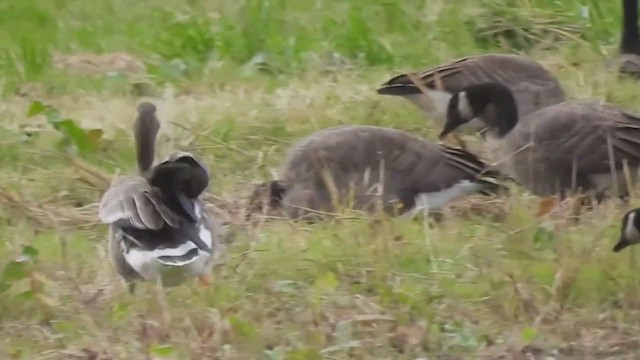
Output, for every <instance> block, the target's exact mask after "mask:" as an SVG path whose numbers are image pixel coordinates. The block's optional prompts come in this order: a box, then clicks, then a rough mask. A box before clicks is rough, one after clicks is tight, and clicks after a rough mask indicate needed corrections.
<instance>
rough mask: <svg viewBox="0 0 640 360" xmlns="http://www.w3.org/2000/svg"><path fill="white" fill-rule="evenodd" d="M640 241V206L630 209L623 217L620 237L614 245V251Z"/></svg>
mask: <svg viewBox="0 0 640 360" xmlns="http://www.w3.org/2000/svg"><path fill="white" fill-rule="evenodd" d="M638 243H640V208H636V209H632V210H629V211H628V212H627V213H626V214H624V216H623V217H622V226H621V227H620V237H619V238H618V242H617V243H616V245H615V246H614V247H613V251H614V252H620V251H622V250H623V249H624V248H626V247H629V246H631V245H635V244H638Z"/></svg>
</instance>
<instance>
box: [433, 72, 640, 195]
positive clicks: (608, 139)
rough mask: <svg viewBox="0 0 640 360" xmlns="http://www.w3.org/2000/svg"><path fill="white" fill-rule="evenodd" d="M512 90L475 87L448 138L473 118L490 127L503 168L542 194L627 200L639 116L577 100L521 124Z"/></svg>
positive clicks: (638, 161) (453, 109) (637, 159)
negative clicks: (611, 195)
mask: <svg viewBox="0 0 640 360" xmlns="http://www.w3.org/2000/svg"><path fill="white" fill-rule="evenodd" d="M515 107H516V105H515V102H514V99H513V96H512V95H511V93H510V91H509V89H508V88H506V87H504V86H502V85H500V84H495V83H494V84H491V83H488V84H481V85H476V86H470V87H467V88H465V89H464V90H463V91H461V92H459V93H457V94H455V95H454V97H453V98H452V100H451V106H450V111H449V119H448V122H447V124H445V127H444V129H443V132H442V134H441V136H444V135H446V134H447V133H449V132H451V131H454V130H455V129H456V128H457V127H458V126H459V125H461V124H463V123H464V122H465V121H468V120H469V119H472V118H480V119H482V120H483V122H484V123H485V124H486V125H487V126H488V128H489V130H488V131H487V132H486V133H485V139H486V140H487V144H488V146H489V147H490V150H491V151H490V153H491V154H493V156H494V159H493V160H495V161H501V169H502V170H503V171H504V172H505V173H506V174H507V175H510V176H512V177H514V178H515V179H516V180H517V181H518V182H520V183H521V184H522V185H524V186H526V187H527V188H528V189H529V190H530V191H532V192H533V193H534V194H536V195H538V196H552V195H561V196H564V194H565V193H566V191H568V190H574V191H575V190H577V189H582V190H583V191H586V192H590V193H592V194H596V195H598V196H601V195H603V193H604V192H605V191H607V190H610V189H612V188H614V189H617V191H619V194H622V195H624V194H626V192H627V186H626V184H625V180H626V179H625V176H624V174H623V172H622V171H623V163H626V164H627V165H628V166H629V168H630V170H631V177H632V179H631V180H632V181H635V177H636V171H637V168H638V166H639V165H640V118H638V117H637V116H636V115H633V114H630V113H628V112H625V111H623V110H620V109H618V108H617V107H615V106H613V105H610V104H606V103H601V102H598V101H594V100H572V101H566V102H563V103H560V104H556V105H553V106H549V107H546V108H543V109H541V110H538V111H536V112H534V113H531V114H529V115H527V116H525V117H523V118H521V119H518V117H517V115H516V114H517V111H516V109H515Z"/></svg>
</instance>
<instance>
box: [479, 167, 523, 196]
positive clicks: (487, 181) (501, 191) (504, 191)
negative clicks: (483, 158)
mask: <svg viewBox="0 0 640 360" xmlns="http://www.w3.org/2000/svg"><path fill="white" fill-rule="evenodd" d="M476 181H477V182H478V183H480V184H482V185H483V188H482V190H481V191H480V194H482V195H485V196H495V195H508V194H509V187H508V186H507V184H508V183H510V182H511V183H515V179H513V178H511V177H509V176H507V175H505V174H503V173H501V172H500V171H498V170H497V169H495V168H492V167H488V168H486V169H485V170H484V171H483V172H482V173H481V174H480V175H478V177H477V179H476Z"/></svg>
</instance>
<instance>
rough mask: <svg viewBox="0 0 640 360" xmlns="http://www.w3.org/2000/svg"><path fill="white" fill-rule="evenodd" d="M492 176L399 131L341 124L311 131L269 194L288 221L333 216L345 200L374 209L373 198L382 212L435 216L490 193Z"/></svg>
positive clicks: (464, 156) (463, 155) (459, 154)
mask: <svg viewBox="0 0 640 360" xmlns="http://www.w3.org/2000/svg"><path fill="white" fill-rule="evenodd" d="M498 176H499V174H498V173H497V172H495V171H486V169H485V164H484V163H483V162H482V161H480V160H479V159H478V158H477V157H476V156H475V155H473V154H471V153H468V152H466V151H463V150H460V149H454V148H449V147H445V146H440V145H436V144H433V143H430V142H428V141H426V140H423V139H420V138H418V137H416V136H413V135H410V134H408V133H405V132H402V131H400V130H394V129H389V128H382V127H376V126H366V125H347V126H339V127H334V128H329V129H324V130H321V131H318V132H316V133H314V134H312V135H310V136H308V137H306V138H304V139H302V140H300V141H298V142H297V143H296V144H294V145H293V146H292V147H291V148H290V149H289V151H288V154H287V157H286V159H285V161H284V164H283V167H282V171H281V177H280V179H281V181H279V182H278V186H277V187H275V188H276V189H278V191H279V192H280V196H281V197H282V204H283V205H284V207H285V211H286V212H287V214H288V215H289V216H290V217H294V218H296V217H299V216H301V215H303V214H305V212H306V210H305V209H313V210H320V211H330V212H331V211H335V208H336V205H338V206H339V205H344V201H345V199H351V200H352V203H351V205H352V206H353V207H354V208H356V209H361V210H373V209H374V206H375V205H374V204H375V200H376V199H380V198H381V199H382V204H383V209H384V210H385V211H386V212H388V213H390V214H396V211H399V212H400V213H405V214H406V213H408V214H407V215H411V214H415V213H416V212H417V211H419V210H423V209H424V210H430V211H438V210H440V209H442V207H444V206H445V205H446V204H447V203H449V202H450V201H453V200H455V199H458V198H461V197H464V196H467V195H470V194H473V193H485V194H486V193H487V192H495V191H497V190H498V188H499V187H500V186H499V185H497V182H496V178H497V177H498ZM282 184H286V185H284V186H286V189H284V188H283V185H282ZM378 184H380V187H381V188H382V191H381V192H380V191H379V188H378V186H377V185H378ZM380 193H381V194H382V195H381V196H379V195H377V194H380ZM332 194H333V196H332ZM334 200H337V202H335V201H334Z"/></svg>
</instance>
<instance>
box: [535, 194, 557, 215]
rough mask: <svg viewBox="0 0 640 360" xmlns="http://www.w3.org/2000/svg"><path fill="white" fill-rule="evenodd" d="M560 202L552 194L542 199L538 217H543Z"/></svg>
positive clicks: (539, 204)
mask: <svg viewBox="0 0 640 360" xmlns="http://www.w3.org/2000/svg"><path fill="white" fill-rule="evenodd" d="M559 203H560V202H559V201H558V198H557V197H556V196H550V197H546V198H542V199H540V201H539V202H538V212H537V213H536V217H538V218H540V217H543V216H545V215H547V214H549V213H550V212H551V210H553V209H554V208H555V207H556V206H557V205H558V204H559Z"/></svg>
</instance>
